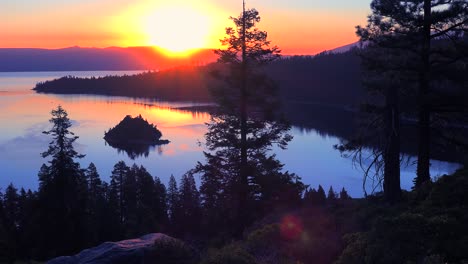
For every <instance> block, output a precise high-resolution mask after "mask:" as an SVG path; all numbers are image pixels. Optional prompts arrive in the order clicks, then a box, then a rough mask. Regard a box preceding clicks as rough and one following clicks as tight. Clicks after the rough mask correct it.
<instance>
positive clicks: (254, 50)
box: [191, 7, 292, 233]
mask: <svg viewBox="0 0 468 264" xmlns="http://www.w3.org/2000/svg"><path fill="white" fill-rule="evenodd" d="M231 20H232V21H233V22H234V27H229V28H226V37H225V38H224V39H223V40H221V44H222V45H223V48H222V49H220V50H217V51H215V52H216V54H217V55H218V56H219V57H218V62H219V67H218V70H216V71H215V72H214V77H215V78H216V79H217V80H219V81H220V83H219V86H217V87H213V89H212V94H213V97H214V99H215V101H216V102H217V105H218V108H217V111H215V113H213V114H212V116H211V122H210V123H209V124H208V132H207V134H206V135H205V138H206V146H207V149H208V150H209V152H207V153H205V158H206V164H201V163H200V164H198V166H197V167H196V168H195V169H194V170H193V171H191V173H194V174H201V178H202V187H201V188H202V190H203V191H207V193H206V194H203V195H202V196H203V197H206V198H207V199H208V200H207V201H206V204H207V205H209V206H214V205H215V202H214V201H213V199H215V198H216V199H217V198H222V199H228V200H227V201H221V202H218V205H220V204H223V206H225V208H231V209H232V214H233V215H235V216H233V217H234V218H235V221H234V222H235V223H236V224H237V225H238V227H237V229H238V233H240V232H241V230H242V229H243V228H244V227H245V225H246V224H247V223H248V222H250V221H252V218H253V217H254V216H253V215H254V211H255V210H254V209H253V208H254V207H255V200H256V199H257V198H260V199H261V198H265V199H266V197H267V196H268V195H263V196H262V195H261V194H260V195H257V193H256V192H257V191H260V192H263V194H266V193H267V190H266V187H267V186H261V184H262V183H267V182H268V181H264V180H263V177H267V175H270V176H271V177H277V176H286V177H284V178H287V176H289V175H282V174H281V173H280V172H279V171H280V170H281V166H282V165H281V164H280V163H279V162H278V166H270V165H271V161H276V159H275V156H274V155H271V154H270V153H269V151H270V150H271V148H272V146H274V145H277V146H279V147H280V148H285V147H286V146H287V143H288V142H289V141H290V140H291V136H290V135H289V134H288V133H287V132H288V131H289V129H290V126H289V125H288V124H287V123H286V122H285V121H284V119H282V118H281V115H280V113H279V112H278V109H279V99H278V97H277V93H276V92H277V87H276V85H275V84H274V82H273V81H272V80H271V79H269V78H268V77H267V76H266V74H265V73H264V69H263V66H265V65H266V64H268V63H270V62H272V61H274V60H275V59H277V58H278V57H279V53H280V50H279V49H278V48H277V47H276V46H272V45H271V43H270V41H269V40H268V34H267V32H265V31H261V30H259V29H258V28H257V24H258V23H259V22H260V15H259V12H258V11H257V10H255V9H248V10H246V9H245V7H244V10H243V12H242V13H241V14H240V15H239V16H238V17H231ZM291 181H292V180H291ZM210 185H212V186H210ZM217 187H222V189H221V190H219V191H222V192H223V196H224V197H221V196H220V195H218V194H217V193H216V191H215V188H217ZM203 203H205V201H203ZM228 204H229V206H227V205H228ZM227 217H229V216H225V218H227Z"/></svg>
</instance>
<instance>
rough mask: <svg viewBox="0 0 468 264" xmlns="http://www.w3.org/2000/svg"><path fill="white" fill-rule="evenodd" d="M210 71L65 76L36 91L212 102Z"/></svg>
mask: <svg viewBox="0 0 468 264" xmlns="http://www.w3.org/2000/svg"><path fill="white" fill-rule="evenodd" d="M207 68H208V66H203V67H190V66H186V67H179V68H175V69H171V70H166V71H161V72H145V73H140V74H137V75H125V76H106V77H99V78H94V77H92V78H77V77H74V76H66V77H62V78H60V79H56V80H52V81H45V82H41V83H38V84H37V85H36V87H35V88H34V90H36V91H38V92H41V93H60V94H97V95H110V96H127V97H146V98H154V99H161V100H179V101H184V100H185V101H202V102H203V101H209V100H210V95H209V92H208V89H207V88H206V83H207V80H206V79H207V78H208V75H209V74H208V70H206V69H207Z"/></svg>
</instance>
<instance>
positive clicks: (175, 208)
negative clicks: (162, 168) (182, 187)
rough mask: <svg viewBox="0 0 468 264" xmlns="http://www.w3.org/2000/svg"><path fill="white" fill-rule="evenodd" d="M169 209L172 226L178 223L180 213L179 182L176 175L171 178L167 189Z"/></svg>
mask: <svg viewBox="0 0 468 264" xmlns="http://www.w3.org/2000/svg"><path fill="white" fill-rule="evenodd" d="M167 207H168V214H169V218H170V220H171V223H172V225H174V223H175V222H176V219H177V215H178V213H179V207H180V203H179V189H178V187H177V181H176V179H175V177H174V175H171V177H170V178H169V184H168V187H167Z"/></svg>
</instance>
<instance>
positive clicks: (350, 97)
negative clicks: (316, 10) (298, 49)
mask: <svg viewBox="0 0 468 264" xmlns="http://www.w3.org/2000/svg"><path fill="white" fill-rule="evenodd" d="M217 67H219V66H215V65H208V66H199V67H178V68H174V69H170V70H164V71H160V72H147V73H142V74H138V75H135V76H121V77H117V76H108V77H103V78H76V77H73V76H68V77H63V78H60V79H56V80H52V81H46V82H43V83H38V84H37V85H36V87H35V88H34V90H36V91H38V92H41V93H58V94H97V95H116V96H128V97H147V98H155V99H160V100H185V101H212V100H213V99H212V97H211V95H210V93H209V89H208V87H212V86H213V85H215V84H216V80H215V79H214V78H212V76H211V74H210V73H211V72H212V71H213V69H214V68H217ZM265 71H266V73H267V75H268V76H269V77H271V78H272V79H273V80H275V81H276V82H277V84H278V86H279V88H280V91H279V95H280V97H281V98H282V99H283V100H284V101H286V102H287V101H300V102H318V103H322V104H330V105H338V106H350V105H353V104H355V103H357V102H358V100H359V98H360V97H361V95H362V93H363V92H362V87H361V82H360V76H361V74H360V58H359V57H358V56H357V55H356V53H355V52H354V51H350V52H346V53H340V54H335V53H327V52H324V53H322V54H319V55H316V56H293V57H283V58H282V59H279V60H277V61H274V62H272V63H271V64H269V65H266V67H265ZM336 76H340V78H336Z"/></svg>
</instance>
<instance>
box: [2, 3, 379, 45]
mask: <svg viewBox="0 0 468 264" xmlns="http://www.w3.org/2000/svg"><path fill="white" fill-rule="evenodd" d="M369 3H370V0H352V1H351V0H327V1H318V0H289V1H279V0H252V1H247V7H255V8H256V9H258V10H259V11H260V15H261V17H262V22H261V23H260V24H259V27H260V28H261V29H263V30H266V31H267V32H268V33H269V38H270V40H271V41H272V43H273V44H275V45H278V46H279V47H280V48H281V49H282V50H283V53H284V54H315V53H317V52H321V51H323V50H328V49H333V48H336V47H339V46H343V45H346V44H349V43H352V42H355V41H356V40H357V37H356V36H355V33H354V32H355V29H354V27H355V26H356V25H358V24H364V23H365V21H366V16H367V14H368V13H369V12H370V11H369ZM241 4H242V2H241V1H234V0H197V1H196V0H165V1H163V0H100V1H97V0H67V1H64V0H41V1H37V0H1V2H0V16H1V17H2V21H1V22H0V36H2V37H1V38H0V47H2V48H6V47H9V48H12V47H17V48H20V47H21V48H63V47H70V46H81V47H109V46H121V47H127V46H148V45H158V46H163V47H164V48H167V49H172V50H176V51H177V50H185V49H188V48H200V47H203V48H216V47H217V46H218V45H219V39H220V38H222V37H223V34H224V28H225V27H226V26H231V23H230V20H229V19H228V17H229V16H237V15H238V14H239V13H240V9H241Z"/></svg>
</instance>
